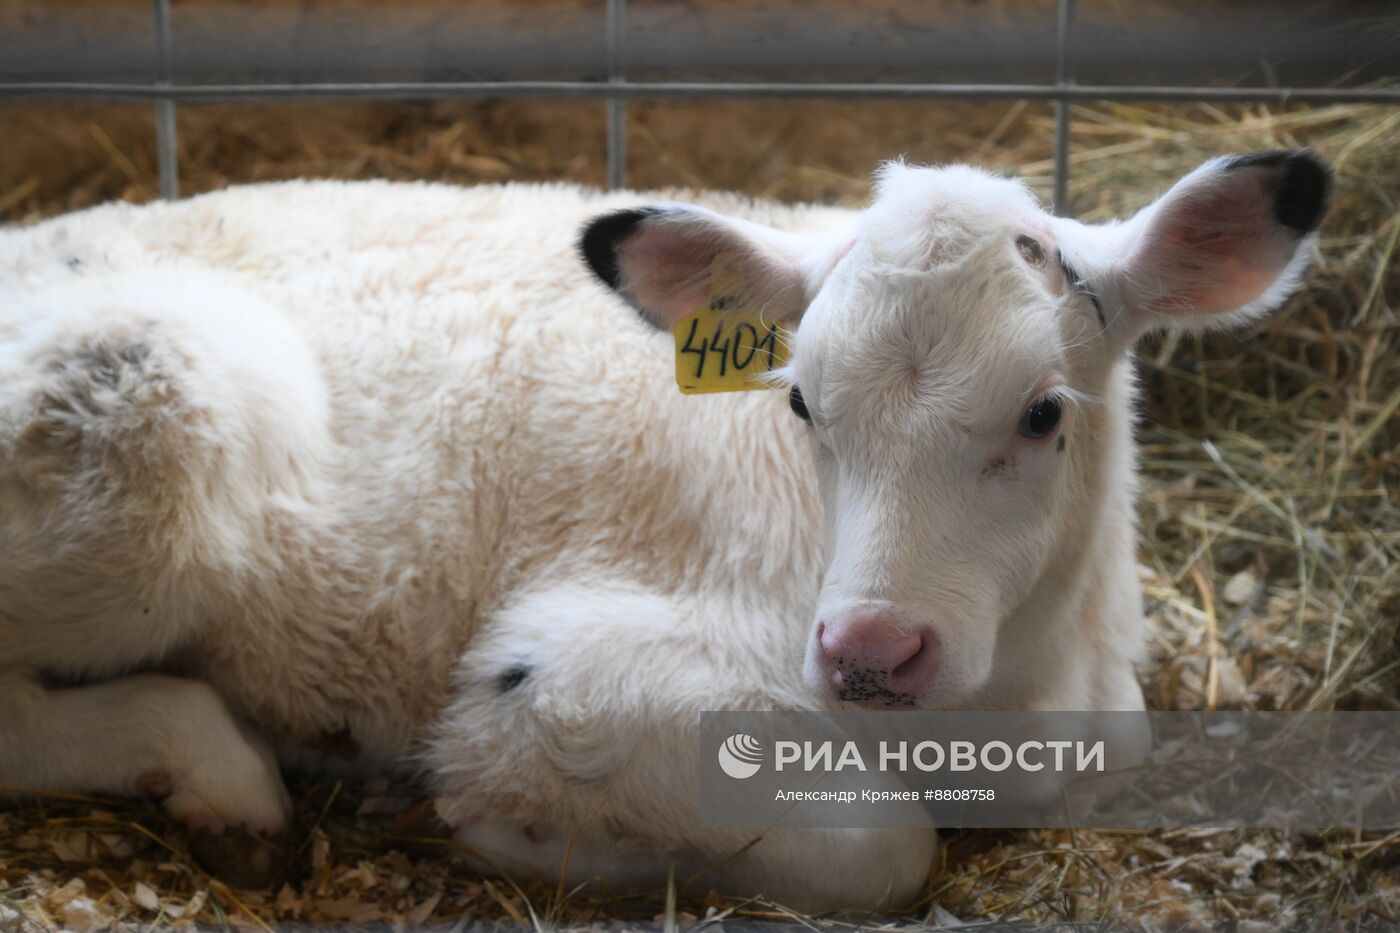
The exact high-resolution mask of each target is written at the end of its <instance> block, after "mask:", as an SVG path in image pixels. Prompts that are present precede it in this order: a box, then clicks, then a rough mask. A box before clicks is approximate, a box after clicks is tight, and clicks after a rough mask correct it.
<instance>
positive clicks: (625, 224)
mask: <svg viewBox="0 0 1400 933" xmlns="http://www.w3.org/2000/svg"><path fill="white" fill-rule="evenodd" d="M660 213H662V209H661V208H656V207H639V208H633V209H632V210H626V211H616V212H614V213H611V214H604V215H603V216H602V217H595V218H594V219H593V220H590V221H589V222H588V224H587V226H585V227H584V228H583V235H582V236H581V237H580V238H579V244H578V248H579V252H580V253H581V254H582V255H583V261H584V262H586V263H587V264H588V268H590V269H592V270H593V274H594V275H596V276H597V277H598V278H599V280H601V281H602V283H603V284H604V285H606V286H608V288H611V289H616V288H617V287H618V285H619V282H620V276H621V272H620V270H619V269H618V265H617V244H618V242H619V241H620V240H622V239H623V238H625V237H626V236H627V235H628V234H630V233H632V232H633V231H634V230H636V229H637V228H638V227H639V226H641V225H642V222H643V221H645V220H646V219H647V218H648V217H655V216H656V215H657V214H660Z"/></svg>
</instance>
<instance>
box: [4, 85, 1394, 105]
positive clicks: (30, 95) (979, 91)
mask: <svg viewBox="0 0 1400 933" xmlns="http://www.w3.org/2000/svg"><path fill="white" fill-rule="evenodd" d="M479 97H497V98H508V97H564V98H575V97H576V98H588V99H602V98H626V99H632V100H637V99H644V100H645V99H650V100H661V99H705V98H758V99H791V98H834V99H849V98H857V99H866V98H886V99H891V98H893V99H899V98H930V99H945V100H1062V101H1066V100H1122V101H1194V100H1202V101H1207V100H1208V101H1262V102H1276V103H1311V104H1323V103H1378V104H1396V103H1400V87H1366V88H1326V87H1302V88H1276V87H1167V86H1155V85H1117V84H1104V85H1089V84H1067V85H1054V84H856V83H851V84H830V83H822V84H819V83H811V84H808V83H770V84H765V83H742V82H701V83H686V82H668V81H663V82H641V81H638V82H599V81H428V82H412V81H402V82H382V83H353V82H350V83H317V84H199V85H179V84H176V85H155V84H111V83H105V82H83V81H46V82H0V98H9V99H17V100H104V101H150V100H159V99H167V100H174V101H177V102H179V103H199V102H213V101H260V100H283V99H285V100H320V99H344V100H435V99H444V98H479Z"/></svg>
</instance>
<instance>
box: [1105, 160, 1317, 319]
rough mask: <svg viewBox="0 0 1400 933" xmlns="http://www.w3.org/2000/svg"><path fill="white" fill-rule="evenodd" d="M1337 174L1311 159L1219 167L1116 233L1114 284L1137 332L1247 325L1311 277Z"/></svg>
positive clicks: (1181, 185)
mask: <svg viewBox="0 0 1400 933" xmlns="http://www.w3.org/2000/svg"><path fill="white" fill-rule="evenodd" d="M1331 183H1332V173H1331V170H1330V169H1329V168H1328V167H1327V164H1326V163H1325V162H1323V161H1322V160H1321V159H1320V158H1318V157H1317V156H1316V155H1315V154H1313V153H1312V152H1309V151H1307V150H1290V151H1277V152H1259V153H1254V154H1251V155H1237V156H1224V157H1221V158H1218V159H1213V160H1211V161H1210V162H1207V163H1206V164H1204V165H1202V166H1201V167H1200V168H1198V169H1196V171H1194V172H1192V173H1191V174H1190V175H1187V176H1186V177H1185V178H1183V179H1182V180H1181V181H1179V182H1177V183H1176V184H1175V185H1174V186H1173V187H1172V188H1171V190H1170V191H1168V192H1167V193H1166V194H1164V195H1163V196H1162V197H1161V198H1159V199H1158V200H1157V201H1156V202H1155V203H1153V204H1152V205H1150V206H1148V207H1147V208H1145V209H1144V210H1143V211H1142V212H1140V213H1139V214H1138V215H1137V216H1136V217H1134V218H1133V219H1132V220H1130V221H1128V222H1127V223H1126V224H1124V225H1122V226H1121V227H1119V228H1118V230H1117V235H1116V241H1117V243H1116V246H1117V248H1116V249H1115V253H1116V257H1115V262H1114V266H1115V268H1114V276H1113V278H1114V284H1115V286H1116V287H1117V291H1118V292H1119V296H1120V298H1121V301H1122V305H1123V307H1124V310H1125V312H1127V316H1128V318H1129V319H1130V320H1131V321H1132V322H1133V324H1134V325H1135V329H1136V330H1137V332H1139V333H1140V332H1142V331H1145V330H1153V329H1158V328H1163V327H1185V328H1200V327H1208V326H1218V325H1231V324H1238V323H1242V322H1244V321H1246V320H1249V319H1250V318H1253V317H1256V316H1258V315H1261V314H1264V313H1267V312H1269V311H1271V310H1273V309H1274V308H1277V307H1278V306H1279V305H1280V304H1282V303H1283V302H1284V300H1285V299H1287V298H1288V296H1289V295H1291V294H1292V293H1293V292H1294V290H1296V289H1297V287H1298V285H1299V283H1300V282H1301V280H1302V277H1303V273H1304V272H1305V271H1306V269H1307V265H1308V261H1309V259H1310V258H1311V254H1312V251H1313V246H1314V243H1315V242H1316V239H1317V228H1318V226H1319V225H1320V224H1321V222H1322V218H1323V215H1324V214H1325V213H1326V211H1327V203H1328V198H1329V195H1330V191H1331Z"/></svg>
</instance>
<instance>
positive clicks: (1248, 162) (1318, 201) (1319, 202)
mask: <svg viewBox="0 0 1400 933" xmlns="http://www.w3.org/2000/svg"><path fill="white" fill-rule="evenodd" d="M1226 168H1229V169H1242V168H1261V169H1275V170H1277V171H1278V173H1279V178H1278V186H1277V187H1276V188H1275V189H1274V219H1276V220H1277V221H1278V222H1279V223H1281V224H1283V226H1285V227H1287V228H1288V229H1290V230H1292V231H1293V232H1294V233H1296V234H1297V235H1298V236H1300V237H1301V236H1306V235H1307V234H1309V233H1312V232H1313V231H1314V230H1316V229H1317V228H1318V225H1319V224H1321V223H1322V217H1323V215H1324V214H1326V213H1327V203H1328V200H1329V198H1330V197H1331V193H1332V170H1331V169H1330V168H1328V166H1327V163H1326V162H1324V161H1322V159H1321V158H1319V157H1318V156H1317V155H1316V154H1314V153H1312V152H1309V151H1308V150H1306V149H1275V150H1271V151H1269V152H1255V153H1250V154H1249V155H1240V156H1233V157H1232V158H1231V159H1230V160H1229V161H1228V162H1227V163H1226Z"/></svg>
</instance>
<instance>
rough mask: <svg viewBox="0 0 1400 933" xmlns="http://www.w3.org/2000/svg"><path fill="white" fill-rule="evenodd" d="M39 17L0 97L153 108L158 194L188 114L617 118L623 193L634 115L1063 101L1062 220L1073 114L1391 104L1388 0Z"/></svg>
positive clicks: (209, 10)
mask: <svg viewBox="0 0 1400 933" xmlns="http://www.w3.org/2000/svg"><path fill="white" fill-rule="evenodd" d="M138 12H139V11H138V9H137V8H135V7H132V8H128V9H126V10H125V12H124V13H120V14H110V15H107V16H106V17H104V21H103V23H102V24H101V27H100V29H101V32H100V41H95V37H94V28H96V27H95V26H94V24H93V22H92V20H91V14H90V13H80V12H75V11H70V12H69V13H67V14H66V15H65V14H64V13H63V11H61V10H57V11H45V13H44V15H41V16H39V17H37V19H36V20H35V21H34V22H32V23H31V24H30V26H29V28H28V29H26V30H11V31H10V34H9V38H8V39H7V40H6V39H0V97H8V98H27V99H75V100H84V99H87V100H109V101H110V100H149V101H153V102H154V104H155V107H156V131H157V134H158V137H159V144H158V153H159V164H160V185H161V193H162V194H163V195H164V196H165V197H167V198H173V197H175V196H177V194H178V190H179V168H178V164H177V153H178V146H177V141H176V139H175V134H176V119H175V108H176V106H177V105H178V104H179V103H181V102H202V101H227V100H237V101H272V100H294V99H300V100H316V99H376V100H409V99H454V98H513V97H555V98H581V99H598V100H603V101H605V102H606V104H605V106H606V123H605V126H606V130H605V132H606V145H607V153H608V156H607V176H606V177H607V182H608V185H609V186H610V187H614V188H616V187H622V186H623V185H624V184H625V182H626V152H625V140H626V135H627V133H626V130H627V127H626V120H627V111H626V101H628V100H632V99H669V100H686V99H717V98H731V99H733V98H763V99H789V98H825V99H871V98H897V99H937V100H986V99H1000V100H1011V99H1024V100H1045V101H1050V102H1052V103H1053V106H1054V114H1055V143H1054V156H1053V158H1054V181H1053V203H1054V205H1055V207H1056V209H1057V210H1060V211H1064V210H1066V209H1067V205H1068V196H1067V195H1068V184H1069V165H1070V158H1069V156H1070V120H1069V108H1070V104H1071V103H1072V102H1074V101H1083V100H1137V101H1198V100H1213V101H1269V102H1280V103H1283V102H1308V103H1324V102H1337V101H1354V102H1383V103H1400V88H1396V87H1393V86H1387V85H1385V84H1384V80H1385V79H1386V78H1389V77H1391V76H1392V72H1393V62H1395V61H1397V60H1400V16H1397V14H1395V13H1394V12H1393V11H1392V9H1391V8H1390V6H1389V5H1388V4H1385V3H1379V2H1369V3H1367V2H1362V3H1350V4H1334V5H1323V6H1321V7H1319V8H1316V9H1311V10H1308V11H1304V12H1297V11H1291V10H1290V11H1288V12H1287V15H1282V11H1281V9H1280V8H1278V7H1274V6H1272V5H1267V4H1265V5H1256V4H1240V5H1222V4H1209V3H1204V2H1200V3H1191V4H1185V5H1182V6H1181V7H1179V8H1176V9H1174V10H1168V11H1165V12H1164V11H1161V10H1150V11H1140V12H1139V16H1138V18H1125V16H1124V14H1123V11H1122V10H1121V9H1120V7H1119V5H1117V4H1111V5H1110V4H1106V3H1092V2H1090V3H1076V0H1022V2H1019V3H1018V2H1016V0H1006V3H1003V4H995V5H993V4H987V5H983V4H967V5H965V6H963V5H945V4H917V3H907V4H898V3H894V2H887V3H874V4H859V5H854V4H840V3H834V2H830V0H826V2H818V3H803V4H798V3H796V2H793V0H785V2H776V0H772V2H767V3H763V4H754V5H742V6H736V5H732V4H722V3H716V2H710V3H705V2H699V3H688V4H685V5H678V4H675V3H673V2H666V0H650V2H649V0H633V2H632V3H630V4H629V3H628V0H600V2H589V3H569V2H566V0H546V2H543V3H532V4H530V5H528V7H518V8H515V10H514V12H512V7H511V6H510V5H496V6H489V7H488V6H484V5H481V4H472V5H465V6H464V5H457V4H453V5H446V4H441V3H437V4H434V3H431V2H425V3H421V4H417V5H409V6H394V7H391V8H386V6H385V5H382V4H369V5H367V3H366V0H346V2H344V3H342V4H337V5H331V6H329V7H310V6H307V7H300V8H281V7H272V8H269V9H267V10H259V11H257V13H256V14H255V15H249V14H248V12H247V11H246V10H242V9H238V8H233V7H229V6H221V5H218V4H199V5H194V6H191V7H189V8H188V9H186V8H185V7H184V6H183V5H182V7H181V8H180V9H179V10H175V11H172V8H171V3H170V0H152V5H151V8H150V10H149V11H147V13H145V14H140V15H138Z"/></svg>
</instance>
